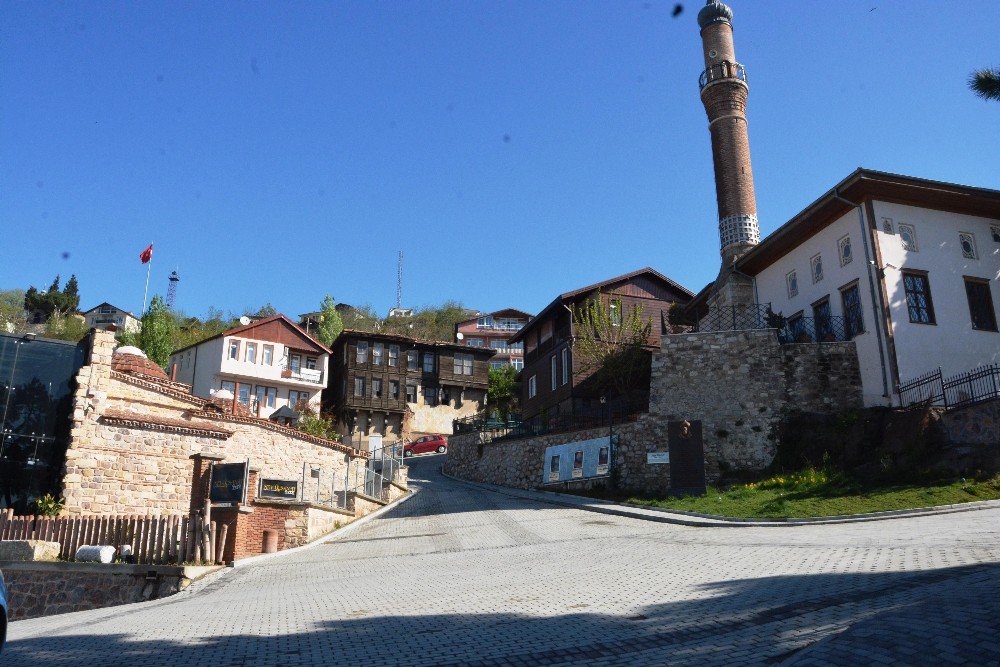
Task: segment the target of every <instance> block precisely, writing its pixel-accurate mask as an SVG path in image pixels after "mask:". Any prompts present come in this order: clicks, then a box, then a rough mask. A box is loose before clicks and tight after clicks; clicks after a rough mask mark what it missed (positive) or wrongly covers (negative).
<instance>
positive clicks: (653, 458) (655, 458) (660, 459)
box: [646, 452, 670, 465]
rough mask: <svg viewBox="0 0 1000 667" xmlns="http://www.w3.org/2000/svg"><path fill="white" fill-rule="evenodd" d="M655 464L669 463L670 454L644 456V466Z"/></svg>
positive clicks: (650, 453)
mask: <svg viewBox="0 0 1000 667" xmlns="http://www.w3.org/2000/svg"><path fill="white" fill-rule="evenodd" d="M656 463H670V452H648V453H647V454H646V465H654V464H656Z"/></svg>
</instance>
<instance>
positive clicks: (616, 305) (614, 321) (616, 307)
mask: <svg viewBox="0 0 1000 667" xmlns="http://www.w3.org/2000/svg"><path fill="white" fill-rule="evenodd" d="M608 315H609V316H610V318H611V326H613V327H617V326H619V325H620V324H621V323H622V302H621V301H612V302H611V303H610V304H608Z"/></svg>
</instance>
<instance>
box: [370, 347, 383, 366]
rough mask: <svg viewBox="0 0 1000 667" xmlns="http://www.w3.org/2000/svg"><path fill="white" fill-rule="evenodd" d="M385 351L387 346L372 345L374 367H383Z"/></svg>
mask: <svg viewBox="0 0 1000 667" xmlns="http://www.w3.org/2000/svg"><path fill="white" fill-rule="evenodd" d="M384 350H385V346H384V345H383V344H382V343H375V344H374V345H372V364H373V365H374V366H381V365H382V352H383V351H384Z"/></svg>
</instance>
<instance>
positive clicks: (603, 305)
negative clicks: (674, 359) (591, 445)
mask: <svg viewBox="0 0 1000 667" xmlns="http://www.w3.org/2000/svg"><path fill="white" fill-rule="evenodd" d="M573 322H574V326H575V331H574V333H575V336H576V338H575V340H574V343H573V354H574V355H575V356H576V361H577V363H578V364H579V368H580V371H581V373H582V375H584V376H590V378H591V379H590V382H591V383H592V385H593V386H594V388H595V389H596V390H598V391H600V392H601V393H602V394H603V395H606V396H608V397H609V398H611V397H621V398H625V399H626V400H628V399H629V398H630V397H631V395H632V394H633V393H634V392H635V391H636V389H638V388H642V386H643V384H644V383H645V387H646V388H648V387H649V371H650V362H651V355H650V353H649V351H648V350H646V345H648V343H649V336H650V332H651V331H652V322H651V321H650V319H649V318H648V317H646V316H644V315H643V312H642V307H641V306H639V305H638V304H636V305H634V306H632V307H630V308H625V305H624V304H623V303H622V300H621V299H619V298H615V297H613V296H610V295H609V296H605V295H603V294H601V293H600V292H595V293H594V295H593V296H591V297H590V298H589V299H587V301H586V302H584V304H583V305H581V306H577V307H576V308H575V309H574V311H573Z"/></svg>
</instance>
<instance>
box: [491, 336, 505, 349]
mask: <svg viewBox="0 0 1000 667" xmlns="http://www.w3.org/2000/svg"><path fill="white" fill-rule="evenodd" d="M505 347H507V341H505V340H504V339H502V338H491V339H490V349H493V350H502V349H504V348H505Z"/></svg>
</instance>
